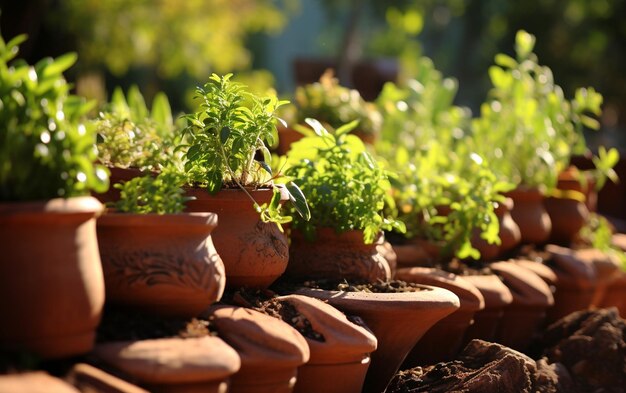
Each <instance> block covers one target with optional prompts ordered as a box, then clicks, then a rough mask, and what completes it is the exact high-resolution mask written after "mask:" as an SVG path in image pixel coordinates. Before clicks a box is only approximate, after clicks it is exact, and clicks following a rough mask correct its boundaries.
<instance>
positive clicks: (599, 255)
mask: <svg viewBox="0 0 626 393" xmlns="http://www.w3.org/2000/svg"><path fill="white" fill-rule="evenodd" d="M576 255H577V256H578V257H579V258H582V259H585V260H587V261H591V263H592V264H593V267H594V270H595V271H596V288H595V291H594V293H593V299H592V300H591V305H592V306H593V307H598V306H599V305H600V303H601V302H602V299H603V298H604V296H605V294H606V291H607V290H608V286H609V285H610V284H611V283H612V282H613V281H614V280H615V279H617V278H618V277H619V276H620V275H621V274H622V270H621V267H622V261H621V260H620V259H619V258H618V257H617V255H614V254H611V253H605V252H602V251H600V250H597V249H593V248H587V249H581V250H576Z"/></svg>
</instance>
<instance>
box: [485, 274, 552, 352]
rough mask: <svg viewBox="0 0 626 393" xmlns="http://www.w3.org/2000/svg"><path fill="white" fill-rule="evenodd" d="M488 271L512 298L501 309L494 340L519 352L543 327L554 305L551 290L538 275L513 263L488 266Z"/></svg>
mask: <svg viewBox="0 0 626 393" xmlns="http://www.w3.org/2000/svg"><path fill="white" fill-rule="evenodd" d="M491 269H492V270H493V271H494V272H495V273H496V274H498V275H499V276H500V277H501V278H502V280H503V282H504V284H505V285H506V286H507V287H509V289H511V294H512V295H513V302H512V303H511V305H510V306H508V307H506V308H505V309H504V315H503V316H502V321H501V323H500V326H499V329H498V333H497V335H496V337H497V340H496V341H497V342H499V343H501V344H503V345H506V346H508V347H511V348H513V349H517V350H519V351H523V350H524V349H526V347H528V345H529V344H530V342H531V340H532V338H533V336H534V335H535V334H536V333H537V332H538V330H539V328H540V327H541V326H542V325H543V323H544V321H545V319H546V311H547V310H548V308H550V307H552V305H554V297H553V296H552V291H551V290H550V287H548V284H546V283H545V282H544V281H543V280H542V279H541V278H540V277H539V276H538V275H536V274H535V273H533V272H532V271H531V270H529V269H526V268H524V267H523V266H520V265H517V264H515V263H513V262H496V263H492V264H491Z"/></svg>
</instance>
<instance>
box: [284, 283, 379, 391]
mask: <svg viewBox="0 0 626 393" xmlns="http://www.w3.org/2000/svg"><path fill="white" fill-rule="evenodd" d="M273 300H274V301H278V302H287V303H289V304H291V305H292V306H293V307H294V308H295V309H296V310H297V311H298V313H299V314H300V315H301V316H302V317H303V318H306V319H307V320H308V321H309V322H310V324H311V328H312V329H313V330H314V331H315V332H317V333H319V334H320V336H321V338H320V339H319V340H315V339H312V338H309V337H307V336H306V335H305V336H304V338H305V339H306V341H307V344H308V345H309V350H310V351H311V358H310V360H309V361H308V362H307V363H306V364H304V365H302V366H300V368H299V369H298V380H297V382H296V386H295V388H294V392H295V393H317V392H325V393H360V392H361V390H362V388H363V382H364V380H365V374H366V373H367V369H368V367H369V365H370V354H371V353H372V352H374V351H375V350H376V348H377V346H378V341H377V340H376V337H375V336H374V334H373V333H372V332H370V331H369V330H368V329H367V328H365V327H363V326H359V325H356V324H354V323H352V322H350V321H349V320H348V318H346V316H345V315H344V314H343V313H342V312H340V311H339V310H337V309H336V308H334V307H333V306H331V305H329V304H326V303H324V302H322V301H320V300H318V299H314V298H311V297H308V296H302V295H287V296H280V297H277V298H275V299H273Z"/></svg>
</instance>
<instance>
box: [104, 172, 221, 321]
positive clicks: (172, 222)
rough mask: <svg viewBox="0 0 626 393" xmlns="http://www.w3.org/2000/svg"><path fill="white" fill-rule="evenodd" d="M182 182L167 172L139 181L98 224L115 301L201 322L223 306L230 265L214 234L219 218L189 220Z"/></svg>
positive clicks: (125, 189)
mask: <svg viewBox="0 0 626 393" xmlns="http://www.w3.org/2000/svg"><path fill="white" fill-rule="evenodd" d="M181 183H182V175H181V174H180V173H178V172H177V171H176V170H175V169H174V168H172V167H166V168H164V169H163V171H162V172H160V173H159V174H158V175H157V176H156V177H153V176H150V175H147V176H143V177H135V178H133V179H132V180H129V181H127V182H125V183H123V184H116V185H115V187H116V188H118V189H119V190H120V191H121V197H120V199H119V200H118V201H117V202H115V203H114V204H113V207H114V212H113V213H108V214H105V215H103V216H102V217H100V218H99V219H98V244H99V246H100V255H101V258H102V266H103V270H104V278H105V284H106V292H107V300H108V301H110V302H111V303H118V304H122V305H126V306H132V307H135V308H139V309H141V310H143V311H148V312H151V313H154V314H158V315H166V316H168V315H169V316H172V315H173V316H179V317H194V316H197V315H199V314H200V313H201V312H203V311H204V310H206V309H207V307H208V306H209V305H211V304H212V303H213V302H215V301H218V300H219V299H220V298H221V296H222V293H223V292H224V286H225V275H224V264H223V263H222V260H221V259H220V257H219V255H218V254H217V252H216V250H215V247H214V245H213V241H212V239H211V232H212V231H213V230H214V229H215V227H216V226H217V215H216V214H215V213H182V211H183V210H184V208H185V202H186V199H187V198H186V197H185V195H184V190H183V189H181V188H180V187H179V185H180V184H181Z"/></svg>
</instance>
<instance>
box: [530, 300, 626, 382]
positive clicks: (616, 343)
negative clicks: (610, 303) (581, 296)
mask: <svg viewBox="0 0 626 393" xmlns="http://www.w3.org/2000/svg"><path fill="white" fill-rule="evenodd" d="M532 348H533V351H534V353H533V355H535V356H545V357H547V359H548V360H549V361H550V362H560V363H562V364H564V365H565V367H567V369H568V370H569V372H570V374H571V375H572V377H573V379H574V381H575V382H576V387H577V389H578V391H581V392H596V391H602V392H624V391H626V321H624V320H623V319H621V318H620V317H619V314H618V312H617V310H616V309H615V308H609V309H601V310H585V311H578V312H575V313H572V314H570V315H568V316H566V317H565V318H563V319H561V320H559V321H557V322H555V323H553V324H552V325H550V326H549V327H548V328H547V329H546V331H545V332H544V333H543V334H542V336H541V337H540V338H539V339H538V340H537V341H536V342H535V343H534V344H533V346H532ZM540 349H543V350H540Z"/></svg>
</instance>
